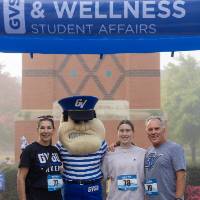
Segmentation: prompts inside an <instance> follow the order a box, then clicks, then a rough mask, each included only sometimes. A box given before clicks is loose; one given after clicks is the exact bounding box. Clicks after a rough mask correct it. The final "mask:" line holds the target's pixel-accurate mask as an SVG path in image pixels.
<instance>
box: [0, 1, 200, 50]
mask: <svg viewBox="0 0 200 200" xmlns="http://www.w3.org/2000/svg"><path fill="white" fill-rule="evenodd" d="M199 11H200V0H142V1H141V0H117V1H116V0H115V1H112V0H67V1H61V0H57V1H56V0H55V1H50V0H37V1H34V0H27V1H24V0H0V51H1V52H15V53H17V52H21V53H48V54H113V53H148V52H166V51H187V50H199V49H200V12H199Z"/></svg>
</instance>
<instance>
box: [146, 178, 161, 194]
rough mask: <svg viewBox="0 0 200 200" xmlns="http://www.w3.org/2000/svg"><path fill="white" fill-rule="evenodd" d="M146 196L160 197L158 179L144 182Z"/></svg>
mask: <svg viewBox="0 0 200 200" xmlns="http://www.w3.org/2000/svg"><path fill="white" fill-rule="evenodd" d="M144 188H145V194H146V195H149V196H154V195H158V185H157V181H156V179H148V180H145V182H144Z"/></svg>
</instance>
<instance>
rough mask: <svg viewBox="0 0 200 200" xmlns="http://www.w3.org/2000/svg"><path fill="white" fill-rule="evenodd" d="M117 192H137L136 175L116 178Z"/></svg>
mask: <svg viewBox="0 0 200 200" xmlns="http://www.w3.org/2000/svg"><path fill="white" fill-rule="evenodd" d="M117 186H118V190H123V191H126V190H132V191H134V190H137V188H138V185H137V176H136V175H121V176H118V177H117Z"/></svg>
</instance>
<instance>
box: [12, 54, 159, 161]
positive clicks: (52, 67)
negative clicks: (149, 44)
mask: <svg viewBox="0 0 200 200" xmlns="http://www.w3.org/2000/svg"><path fill="white" fill-rule="evenodd" d="M22 70H23V71H22V105H21V112H20V113H19V114H18V115H17V117H16V122H15V141H16V143H15V144H16V146H15V158H16V160H18V159H19V154H20V138H21V137H22V136H23V135H24V136H25V137H26V138H27V139H28V141H29V142H32V141H33V140H35V139H36V138H37V132H36V119H37V116H39V115H43V114H52V113H53V114H54V116H55V118H56V121H57V123H56V125H57V126H58V123H59V118H60V111H59V108H58V105H57V104H56V101H57V100H58V99H60V98H63V97H67V96H72V95H94V96H97V97H98V98H99V99H100V102H99V103H98V105H97V115H98V116H99V118H100V119H101V120H103V122H104V124H105V127H106V139H107V140H108V142H109V143H110V142H113V141H115V140H116V126H117V123H118V122H119V120H121V119H124V118H129V119H131V120H132V121H133V122H134V124H135V128H136V132H135V143H136V144H137V145H139V146H142V147H147V146H148V145H149V143H148V139H147V137H146V135H145V133H144V119H145V118H146V117H147V116H148V115H149V114H150V113H151V112H152V111H154V112H155V111H158V110H159V109H160V56H159V54H116V55H104V56H103V58H102V59H100V56H99V55H39V54H35V55H34V56H33V58H31V57H30V56H29V54H24V55H23V69H22ZM56 139H57V138H56V137H55V138H54V142H55V141H56Z"/></svg>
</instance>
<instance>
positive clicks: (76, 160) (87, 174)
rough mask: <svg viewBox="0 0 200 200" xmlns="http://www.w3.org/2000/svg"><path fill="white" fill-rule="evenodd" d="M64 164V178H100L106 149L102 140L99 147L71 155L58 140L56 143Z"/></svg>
mask: <svg viewBox="0 0 200 200" xmlns="http://www.w3.org/2000/svg"><path fill="white" fill-rule="evenodd" d="M56 147H57V148H58V150H59V152H60V155H61V159H62V161H63V165H64V173H63V178H64V180H95V179H100V178H102V176H103V175H102V172H101V163H102V159H103V157H104V155H105V153H106V150H107V144H106V142H105V141H103V142H102V145H101V148H100V149H99V150H98V151H96V152H95V153H91V154H88V155H83V156H80V155H77V156H76V155H71V154H70V153H69V152H68V151H67V150H66V149H65V148H64V147H63V146H62V144H61V143H60V142H58V143H57V144H56Z"/></svg>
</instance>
